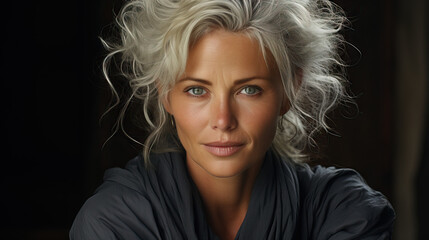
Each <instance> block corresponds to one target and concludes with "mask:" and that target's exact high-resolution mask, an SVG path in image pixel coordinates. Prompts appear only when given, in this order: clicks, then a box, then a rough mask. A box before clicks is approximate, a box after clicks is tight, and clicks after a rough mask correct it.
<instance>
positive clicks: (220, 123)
mask: <svg viewBox="0 0 429 240" xmlns="http://www.w3.org/2000/svg"><path fill="white" fill-rule="evenodd" d="M210 107H211V109H210V115H211V116H210V125H211V127H212V129H214V130H220V131H231V130H234V129H235V128H236V127H237V119H236V112H235V110H234V108H233V107H232V102H231V100H230V99H229V98H228V97H222V98H219V99H213V101H212V104H211V106H210Z"/></svg>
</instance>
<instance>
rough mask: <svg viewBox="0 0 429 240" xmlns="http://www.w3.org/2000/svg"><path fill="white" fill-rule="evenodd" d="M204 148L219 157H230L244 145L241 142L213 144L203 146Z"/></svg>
mask: <svg viewBox="0 0 429 240" xmlns="http://www.w3.org/2000/svg"><path fill="white" fill-rule="evenodd" d="M203 146H204V148H205V149H206V150H207V151H208V152H209V153H211V154H213V155H215V156H217V157H228V156H231V155H233V154H235V153H236V152H238V151H240V150H241V149H242V148H243V147H244V144H243V143H239V142H211V143H206V144H203Z"/></svg>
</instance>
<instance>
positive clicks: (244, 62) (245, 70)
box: [185, 29, 273, 78]
mask: <svg viewBox="0 0 429 240" xmlns="http://www.w3.org/2000/svg"><path fill="white" fill-rule="evenodd" d="M266 52H267V58H270V57H271V54H269V51H266ZM268 62H273V61H269V60H268ZM272 68H273V67H272V66H270V65H267V63H266V62H265V59H264V55H263V53H262V50H261V48H260V46H259V43H258V41H257V40H255V39H253V38H251V37H249V36H248V35H245V34H243V33H233V32H228V31H225V30H222V29H218V30H214V31H212V32H210V33H208V34H206V35H204V36H202V37H201V38H200V39H199V40H198V41H197V42H196V43H195V44H194V45H193V46H192V47H191V48H190V51H189V55H188V60H187V64H186V72H185V74H186V75H195V74H197V75H208V76H202V77H209V76H210V75H212V74H223V75H224V76H225V75H226V76H230V77H232V78H234V77H236V78H242V77H250V75H251V76H253V75H261V76H264V77H269V76H270V75H272V74H273V70H271V69H272ZM247 75H249V76H247Z"/></svg>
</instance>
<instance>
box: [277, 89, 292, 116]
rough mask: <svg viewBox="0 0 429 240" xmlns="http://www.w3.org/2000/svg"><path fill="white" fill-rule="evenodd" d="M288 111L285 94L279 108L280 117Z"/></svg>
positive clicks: (288, 103)
mask: <svg viewBox="0 0 429 240" xmlns="http://www.w3.org/2000/svg"><path fill="white" fill-rule="evenodd" d="M289 109H290V101H289V99H288V98H287V97H286V94H283V101H282V106H281V108H280V114H279V115H280V116H282V115H284V114H285V113H287V111H289Z"/></svg>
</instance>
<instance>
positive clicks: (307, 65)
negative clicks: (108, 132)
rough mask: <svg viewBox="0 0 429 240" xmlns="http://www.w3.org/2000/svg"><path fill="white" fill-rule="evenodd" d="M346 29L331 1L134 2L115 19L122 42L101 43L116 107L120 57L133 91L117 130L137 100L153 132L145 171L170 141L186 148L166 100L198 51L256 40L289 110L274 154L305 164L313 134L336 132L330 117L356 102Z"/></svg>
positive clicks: (280, 122)
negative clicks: (344, 53)
mask: <svg viewBox="0 0 429 240" xmlns="http://www.w3.org/2000/svg"><path fill="white" fill-rule="evenodd" d="M345 22H346V18H345V17H344V14H343V12H342V10H341V9H340V8H339V7H337V6H336V5H334V4H333V3H331V2H330V1H328V0H156V1H155V0H130V1H128V2H127V3H126V4H125V5H124V6H123V8H122V9H121V11H120V13H119V14H118V16H117V18H116V23H117V26H118V27H119V30H120V36H121V38H120V40H119V39H118V41H115V42H107V41H104V40H102V42H103V44H104V46H105V47H106V48H107V50H108V51H109V53H108V55H107V56H106V58H105V59H104V62H103V71H104V75H105V78H106V79H107V81H108V82H109V84H110V86H111V87H112V91H113V94H114V95H115V96H116V100H117V101H118V102H119V95H118V93H117V91H116V90H115V88H114V87H113V83H112V82H111V80H110V78H109V74H108V68H109V66H110V64H109V63H110V62H111V59H112V58H113V57H114V56H120V65H119V70H120V72H121V74H123V76H125V78H126V79H127V81H128V83H129V87H130V89H131V94H130V96H129V98H127V100H126V104H125V106H124V107H123V109H122V111H121V113H120V114H119V117H118V126H122V123H123V117H124V112H125V110H126V108H127V106H128V105H129V103H130V102H131V101H132V100H133V99H138V100H139V101H142V108H143V109H142V112H143V114H144V117H145V120H146V121H147V123H146V125H147V127H149V129H148V130H149V136H148V137H147V138H146V140H145V142H144V144H143V148H144V149H143V155H144V159H145V161H146V163H147V164H148V163H150V162H149V155H150V152H151V151H152V150H163V149H164V150H165V148H166V147H167V146H166V145H165V144H163V143H165V142H171V141H165V140H166V139H171V138H172V137H173V138H174V139H175V140H176V141H175V144H176V145H177V146H176V147H178V148H180V147H181V146H180V142H179V141H177V140H178V138H177V132H176V131H175V129H174V128H173V127H172V126H171V124H170V121H171V118H172V117H171V116H170V115H169V114H168V113H167V112H166V111H165V109H164V107H163V105H162V99H163V98H165V97H166V96H167V94H168V92H169V90H170V89H171V88H172V86H174V83H175V81H176V80H177V77H178V76H180V75H181V74H182V73H183V72H184V70H185V66H186V62H187V57H188V52H189V49H190V47H192V44H194V43H195V42H196V41H198V39H199V38H201V37H202V36H203V35H204V34H207V33H208V32H210V31H213V30H214V29H219V28H221V29H224V30H226V31H231V32H236V33H243V34H246V35H248V36H250V37H252V38H254V39H256V40H257V41H258V43H259V45H260V48H261V50H262V51H263V53H264V57H265V56H266V52H265V51H266V50H268V51H270V53H271V55H272V56H273V57H274V60H275V63H276V64H277V67H278V69H279V72H280V76H281V79H282V83H283V87H284V91H285V93H286V96H287V97H288V99H289V101H290V109H289V111H288V112H287V113H285V114H284V115H283V116H281V117H279V120H278V126H277V131H276V135H275V137H274V140H273V143H272V149H274V150H275V151H276V152H277V153H278V154H280V155H281V156H286V157H287V158H289V159H292V160H293V161H295V162H300V161H302V160H303V159H304V158H305V157H306V154H305V153H304V149H305V148H306V146H307V145H308V144H314V140H313V138H312V137H313V136H314V134H315V133H317V132H319V131H320V130H326V131H329V126H328V125H327V123H326V118H327V117H326V115H327V113H328V112H329V111H330V110H332V109H333V108H334V107H335V106H336V105H337V104H338V103H339V102H342V101H344V100H347V99H350V97H349V96H348V95H347V93H346V91H345V83H346V80H345V78H344V77H343V71H342V70H343V69H344V64H343V62H342V60H341V57H340V54H339V52H340V50H341V49H342V46H343V44H344V40H343V37H342V35H341V33H340V31H341V29H342V28H343V26H344V23H345ZM122 129H123V128H122Z"/></svg>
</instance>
